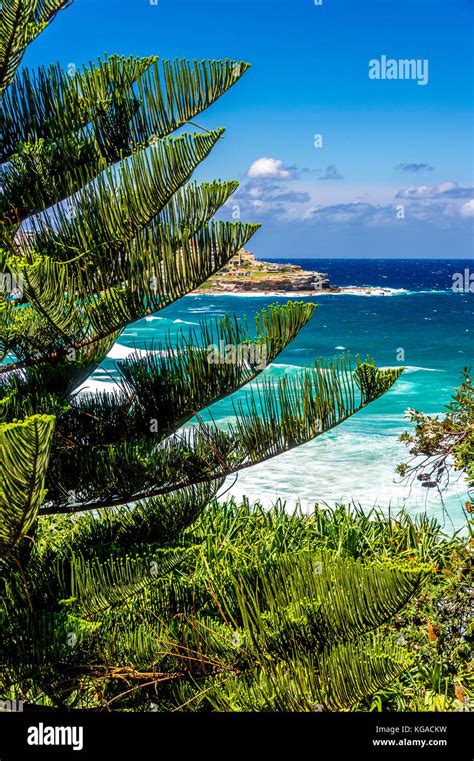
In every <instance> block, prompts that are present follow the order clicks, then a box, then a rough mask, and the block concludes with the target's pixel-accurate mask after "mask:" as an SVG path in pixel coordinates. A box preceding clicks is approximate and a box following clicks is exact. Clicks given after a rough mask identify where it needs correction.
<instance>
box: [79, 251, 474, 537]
mask: <svg viewBox="0 0 474 761" xmlns="http://www.w3.org/2000/svg"><path fill="white" fill-rule="evenodd" d="M276 261H283V260H276ZM294 261H296V263H299V264H301V265H302V266H303V267H304V268H306V269H311V270H318V271H322V272H326V273H328V275H329V278H330V280H331V283H332V284H334V285H346V286H348V285H366V286H382V287H384V288H390V289H392V290H391V294H390V295H387V296H355V295H345V294H344V295H340V294H339V295H322V294H315V296H314V297H308V298H307V299H305V300H310V301H313V302H315V303H316V304H317V305H318V307H317V310H316V313H315V316H314V317H313V319H312V321H311V323H310V324H309V325H308V326H307V327H306V328H304V330H302V331H301V333H300V334H299V336H298V337H297V339H296V340H295V341H294V342H293V343H292V344H291V345H290V346H289V347H288V348H287V349H285V351H284V352H283V353H282V354H281V355H280V357H279V358H278V360H277V362H276V363H275V364H273V365H270V366H269V367H268V368H267V369H266V370H265V373H267V374H268V375H270V376H273V377H275V378H276V377H278V376H280V375H282V374H284V373H292V372H295V369H297V368H299V367H301V366H303V365H306V364H309V363H310V362H312V361H313V360H314V359H315V358H316V357H319V356H322V357H326V358H331V357H334V356H335V355H337V354H339V353H341V352H343V351H345V350H350V353H351V355H352V356H353V357H354V356H355V355H356V354H358V353H359V354H361V355H362V356H365V355H366V354H370V355H372V356H373V357H374V358H375V359H376V362H377V364H378V365H379V366H397V365H404V366H405V367H406V368H407V369H406V371H405V373H404V374H403V375H402V377H401V378H400V380H399V381H398V382H397V383H396V384H395V386H394V387H393V388H392V389H391V391H390V392H389V393H388V394H386V395H385V396H384V397H383V398H382V399H380V400H378V401H377V402H375V403H373V404H372V405H370V406H369V407H368V408H367V409H366V410H364V411H363V412H361V413H359V414H358V415H356V416H354V417H353V418H352V419H350V420H349V421H347V422H346V423H344V424H342V425H341V426H339V428H337V429H335V430H334V431H332V432H329V433H326V434H324V435H322V436H320V437H318V438H317V439H316V440H315V441H313V442H311V443H309V444H307V445H305V446H303V447H300V448H299V449H296V450H293V451H291V452H288V453H287V454H285V455H282V456H280V457H278V458H276V459H274V460H271V461H269V462H267V463H265V464H262V465H259V466H254V467H252V468H250V469H248V470H246V471H243V472H241V473H240V475H239V477H238V480H237V481H236V483H235V484H234V478H232V479H230V480H229V481H228V484H227V485H226V486H230V487H231V488H230V491H229V492H228V493H227V495H228V494H234V495H236V496H241V495H243V494H246V495H248V497H250V499H252V500H254V499H255V500H256V499H259V500H261V501H262V502H264V503H265V504H271V503H272V502H274V501H275V500H276V499H277V498H278V497H281V498H283V499H286V500H287V501H288V505H289V506H293V505H294V504H295V502H296V501H297V500H299V501H300V502H301V504H302V506H303V507H305V508H306V507H308V506H310V505H312V504H314V503H315V502H327V503H329V504H334V503H335V502H338V501H345V502H349V501H355V502H358V503H360V504H361V505H362V506H363V507H365V508H370V507H372V506H374V505H379V506H380V507H381V508H383V509H384V510H388V509H389V507H390V509H391V510H395V511H396V510H397V509H398V508H400V507H402V506H406V508H407V509H408V510H409V511H410V512H411V513H412V514H416V513H419V512H423V511H427V512H428V513H429V514H431V515H436V516H437V517H438V519H439V520H440V522H441V523H442V524H444V525H445V526H446V529H447V530H448V529H449V530H451V529H452V527H453V526H455V527H456V528H458V527H461V526H462V525H463V523H464V522H465V519H464V516H463V513H462V509H461V505H462V504H463V502H464V501H465V499H466V487H465V484H464V481H463V480H462V479H460V480H458V481H457V482H452V483H451V485H450V486H449V488H448V490H447V492H446V493H445V494H444V504H442V503H441V501H440V498H439V496H438V494H437V493H436V491H435V490H428V489H423V488H422V487H421V485H420V484H419V483H416V484H415V485H413V486H412V487H411V488H410V487H409V486H408V485H407V484H403V483H398V482H397V479H396V476H395V474H394V468H395V466H396V465H397V463H399V462H401V461H402V460H404V459H406V457H407V450H406V449H405V447H404V446H403V445H402V444H400V442H399V441H398V437H399V436H400V434H401V433H402V432H403V431H404V430H406V429H407V426H408V424H407V421H406V419H404V413H405V411H406V409H407V408H408V407H414V408H416V409H420V410H423V411H425V412H427V413H434V414H438V413H441V414H442V413H443V408H444V405H445V404H446V403H447V402H448V401H449V399H450V395H451V393H452V390H453V388H454V387H455V386H456V385H457V384H458V382H459V379H460V374H461V371H462V369H463V367H466V366H474V340H473V338H474V322H473V313H474V293H471V292H469V291H468V289H467V288H466V292H461V293H459V292H453V289H452V284H453V274H454V273H456V272H461V273H463V272H464V271H465V270H466V269H468V270H469V271H470V273H474V260H471V261H456V260H427V259H424V260H417V261H413V260H396V261H393V260H360V259H358V260H350V259H349V260H341V259H334V260H331V259H302V260H292V262H294ZM473 279H474V278H473ZM293 298H294V297H293ZM276 300H278V301H280V302H282V303H283V302H284V301H285V300H286V299H285V298H284V297H281V296H280V297H275V296H272V295H267V296H265V297H261V296H245V295H238V296H228V295H219V296H204V295H203V296H194V295H193V296H187V297H186V298H184V299H182V300H181V301H180V302H178V303H176V304H174V305H172V306H170V307H168V308H167V309H165V310H163V311H162V312H160V313H159V314H156V315H153V316H151V317H148V318H146V319H145V320H142V321H140V322H138V323H135V324H133V325H130V326H129V327H128V328H127V329H126V330H125V331H124V333H123V334H122V336H121V337H120V339H119V341H118V345H116V346H115V347H114V348H113V350H112V352H111V355H110V358H109V359H107V360H106V361H105V363H104V364H103V365H102V367H101V368H100V369H99V370H98V371H97V372H96V373H95V375H94V376H93V379H92V381H93V382H92V384H91V383H89V385H90V386H96V387H101V386H102V383H103V382H105V383H109V382H110V373H112V374H113V366H114V361H113V358H116V359H118V358H119V357H121V356H124V355H125V354H126V353H127V348H126V347H128V349H130V348H131V347H136V348H138V349H142V350H147V349H149V348H150V346H151V344H152V343H153V342H154V343H155V344H157V343H159V342H160V341H161V340H163V338H164V337H165V335H166V333H167V332H169V331H170V332H171V334H174V333H175V332H177V331H178V330H182V329H185V330H186V329H187V328H188V327H193V328H195V329H197V328H198V326H199V322H200V321H201V320H203V319H205V318H211V317H214V316H219V315H222V314H224V313H225V312H226V311H229V312H233V313H235V314H236V315H237V316H238V317H243V316H244V315H247V316H248V317H249V318H250V317H252V315H253V313H254V312H255V311H257V310H259V309H261V308H262V307H264V306H265V305H266V304H268V303H271V302H274V301H276ZM400 350H403V352H404V359H403V361H399V360H398V359H397V358H398V357H400V356H401V352H400ZM239 393H241V394H243V393H247V392H246V391H241V392H239ZM212 412H213V416H214V417H215V419H216V420H219V421H221V422H226V421H228V420H229V419H230V418H231V416H232V406H231V402H230V401H229V400H225V401H224V402H221V403H219V404H218V405H215V406H214V407H213V409H212ZM232 484H233V485H232Z"/></svg>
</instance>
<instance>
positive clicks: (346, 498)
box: [223, 416, 466, 526]
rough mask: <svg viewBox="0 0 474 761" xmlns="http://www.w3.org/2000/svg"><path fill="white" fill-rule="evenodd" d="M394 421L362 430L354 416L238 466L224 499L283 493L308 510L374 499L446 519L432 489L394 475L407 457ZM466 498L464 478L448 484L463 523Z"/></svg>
mask: <svg viewBox="0 0 474 761" xmlns="http://www.w3.org/2000/svg"><path fill="white" fill-rule="evenodd" d="M375 417H376V418H377V416H375ZM379 422H380V423H382V420H381V419H380V420H379ZM397 422H398V425H396V424H394V425H391V426H390V428H388V426H387V425H386V421H385V420H384V421H383V430H378V431H368V430H367V428H365V429H364V432H363V433H362V432H361V430H360V422H359V423H358V422H357V418H354V420H351V421H348V422H347V423H345V424H344V426H341V427H340V428H339V429H337V431H333V432H328V433H326V434H323V435H322V436H321V437H318V438H317V439H316V440H315V441H312V442H310V443H308V444H305V445H304V446H302V447H298V448H297V449H294V450H292V451H290V452H286V453H285V454H282V455H280V456H279V457H277V458H275V459H272V460H269V461H267V462H266V463H262V464H260V465H255V466H253V467H251V468H248V469H246V470H243V471H241V473H240V474H239V478H238V480H237V482H236V483H235V484H234V485H232V484H233V481H234V478H233V477H229V479H228V480H227V481H226V483H225V485H224V487H223V491H225V489H226V488H229V487H230V491H229V492H228V493H226V494H225V497H224V499H227V498H228V496H229V495H233V496H235V497H237V498H241V497H243V496H244V495H247V496H248V497H249V499H250V501H257V500H260V501H261V502H262V503H263V504H264V505H266V506H270V505H271V504H272V503H274V502H275V500H276V499H277V498H278V497H281V498H282V499H283V500H286V501H287V506H288V508H290V509H291V508H293V507H294V506H295V505H296V503H297V501H298V500H299V501H300V502H301V505H302V507H303V508H304V509H307V510H310V509H311V508H312V506H313V505H314V503H315V502H320V503H323V502H326V503H328V504H329V505H334V504H336V503H338V502H344V503H347V504H348V503H350V502H351V501H354V502H357V503H360V504H361V505H362V506H363V507H364V508H365V509H370V508H371V507H373V506H376V505H377V506H379V507H380V508H381V509H383V510H385V511H388V509H391V510H392V511H394V512H396V511H397V510H399V509H401V508H402V507H404V506H405V507H406V508H407V510H408V511H409V512H410V514H412V515H415V514H417V513H422V512H425V511H426V512H427V513H428V514H429V515H430V516H436V517H437V518H438V520H440V522H441V523H443V522H446V515H445V514H443V508H442V503H441V502H440V499H439V495H438V494H437V492H436V490H428V489H424V488H422V486H421V484H419V483H418V482H417V483H415V484H414V485H413V486H411V487H410V485H409V484H406V483H398V482H396V481H395V479H396V474H395V467H396V465H397V464H398V463H400V462H402V461H404V460H406V457H407V451H406V448H405V447H404V446H403V444H401V443H400V442H399V441H398V436H399V435H400V433H401V432H402V431H403V430H404V428H403V426H404V422H405V421H402V422H401V421H400V420H398V421H397ZM465 498H466V495H465V486H464V484H463V483H462V481H461V482H458V483H453V484H451V485H450V487H449V488H448V490H447V492H446V495H445V502H446V507H447V509H448V510H449V515H450V517H451V518H452V520H453V522H454V523H455V524H456V526H460V525H463V522H464V523H465V519H464V517H463V514H462V509H461V505H462V504H463V501H465ZM447 524H449V521H447Z"/></svg>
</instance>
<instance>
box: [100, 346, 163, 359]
mask: <svg viewBox="0 0 474 761" xmlns="http://www.w3.org/2000/svg"><path fill="white" fill-rule="evenodd" d="M163 353H166V352H162V351H156V350H154V349H136V348H134V347H133V346H123V345H122V344H119V343H116V344H114V345H113V346H112V348H111V350H110V351H109V353H108V354H107V359H126V358H127V357H130V355H131V354H133V355H134V356H135V357H145V356H146V355H147V354H163Z"/></svg>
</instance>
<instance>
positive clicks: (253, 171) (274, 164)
mask: <svg viewBox="0 0 474 761" xmlns="http://www.w3.org/2000/svg"><path fill="white" fill-rule="evenodd" d="M247 177H250V179H252V180H256V179H263V178H272V179H275V180H292V179H293V177H294V175H293V173H292V172H291V170H290V169H287V168H286V167H285V166H284V165H283V161H281V160H280V159H272V158H269V157H268V156H262V158H260V159H256V161H254V162H253V164H251V165H250V167H249V170H248V172H247Z"/></svg>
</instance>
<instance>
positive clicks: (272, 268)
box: [191, 248, 404, 298]
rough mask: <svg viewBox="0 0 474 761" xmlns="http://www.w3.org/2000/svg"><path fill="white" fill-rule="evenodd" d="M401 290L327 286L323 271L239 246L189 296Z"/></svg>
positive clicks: (353, 293)
mask: <svg viewBox="0 0 474 761" xmlns="http://www.w3.org/2000/svg"><path fill="white" fill-rule="evenodd" d="M403 291H404V289H393V288H386V287H383V286H369V285H348V286H338V285H331V282H330V280H329V277H328V275H327V274H326V273H323V272H318V271H316V270H306V269H303V268H302V267H301V266H300V265H298V264H292V263H291V262H288V263H286V264H281V263H277V262H266V261H262V260H258V259H256V258H255V256H254V254H252V252H251V251H246V250H245V249H243V248H242V249H240V250H239V251H238V252H237V254H235V255H234V256H233V257H232V259H231V260H230V261H229V263H228V264H227V265H226V266H225V267H222V269H221V270H219V271H218V272H216V273H215V274H214V275H213V276H212V277H210V278H209V279H208V280H207V281H206V282H205V283H202V285H201V286H199V288H197V289H195V290H194V291H192V292H191V293H192V295H199V294H203V295H205V296H219V295H226V296H233V295H235V296H259V297H264V296H283V297H284V298H291V297H295V296H300V297H305V298H308V297H313V296H316V297H319V296H320V295H331V296H333V295H336V296H338V295H349V296H392V295H393V294H394V293H400V292H403Z"/></svg>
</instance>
